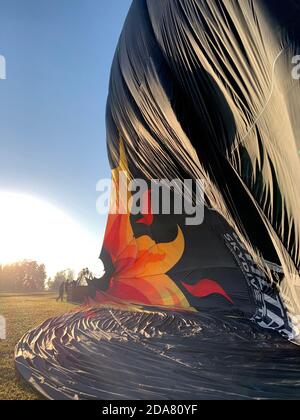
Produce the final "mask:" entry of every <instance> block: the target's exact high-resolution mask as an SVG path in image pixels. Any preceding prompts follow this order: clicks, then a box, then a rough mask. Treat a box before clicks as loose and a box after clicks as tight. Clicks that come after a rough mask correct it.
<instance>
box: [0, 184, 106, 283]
mask: <svg viewBox="0 0 300 420" xmlns="http://www.w3.org/2000/svg"><path fill="white" fill-rule="evenodd" d="M100 248H101V238H99V240H98V239H97V238H96V237H94V236H93V235H92V234H90V233H89V232H87V231H86V230H84V229H83V228H82V227H81V226H80V224H79V223H77V222H76V221H74V220H73V219H72V218H71V217H70V216H69V215H67V214H66V213H65V212H63V211H62V210H60V209H58V208H56V207H55V206H53V205H51V204H49V203H47V202H46V201H43V200H40V199H38V198H35V197H31V196H28V195H23V194H17V193H9V192H1V191H0V264H7V263H11V262H16V261H20V260H24V259H28V260H36V261H38V262H40V263H44V264H45V265H46V268H47V272H48V275H53V274H55V272H57V271H60V270H64V269H67V268H71V269H74V270H75V271H79V270H80V269H82V268H84V267H89V266H90V265H91V264H93V265H94V264H95V262H96V261H97V257H98V255H99V250H100Z"/></svg>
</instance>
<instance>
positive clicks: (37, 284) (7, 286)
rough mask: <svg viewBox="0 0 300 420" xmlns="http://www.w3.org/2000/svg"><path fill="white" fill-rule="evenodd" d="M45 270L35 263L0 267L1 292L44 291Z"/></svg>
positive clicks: (27, 262)
mask: <svg viewBox="0 0 300 420" xmlns="http://www.w3.org/2000/svg"><path fill="white" fill-rule="evenodd" d="M46 278H47V273H46V268H45V265H44V264H38V263H37V262H36V261H21V262H17V263H14V264H8V265H0V291H1V292H9V293H11V292H13V293H19V292H41V291H43V290H45V284H46Z"/></svg>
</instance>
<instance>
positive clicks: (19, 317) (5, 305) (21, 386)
mask: <svg viewBox="0 0 300 420" xmlns="http://www.w3.org/2000/svg"><path fill="white" fill-rule="evenodd" d="M72 309H74V306H73V305H71V304H68V303H57V302H56V301H55V295H53V294H49V293H43V294H35V295H9V294H1V293H0V315H2V316H4V317H5V319H6V322H7V339H6V340H3V341H1V340H0V400H36V399H39V396H38V395H37V394H36V393H35V392H34V391H33V390H32V389H31V388H30V387H29V386H27V385H26V384H25V383H24V381H22V380H20V379H18V378H17V376H16V373H15V368H14V348H15V346H16V344H17V342H18V341H19V340H20V338H22V336H23V335H24V334H25V333H26V332H27V331H28V330H30V329H31V328H33V327H35V326H37V325H38V324H40V323H41V322H43V321H44V320H46V319H48V318H51V317H54V316H56V315H60V314H63V313H65V312H68V311H69V310H72Z"/></svg>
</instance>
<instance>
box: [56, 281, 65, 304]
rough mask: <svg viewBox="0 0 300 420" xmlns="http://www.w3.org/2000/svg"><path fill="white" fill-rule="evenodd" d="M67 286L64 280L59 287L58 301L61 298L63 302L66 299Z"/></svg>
mask: <svg viewBox="0 0 300 420" xmlns="http://www.w3.org/2000/svg"><path fill="white" fill-rule="evenodd" d="M65 287H66V284H65V282H62V283H61V285H60V286H59V289H58V297H57V299H56V302H58V301H59V300H60V301H61V302H63V301H64V295H65Z"/></svg>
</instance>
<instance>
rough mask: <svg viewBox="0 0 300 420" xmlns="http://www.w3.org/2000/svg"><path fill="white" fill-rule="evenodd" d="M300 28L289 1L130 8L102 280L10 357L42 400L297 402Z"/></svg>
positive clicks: (171, 0) (112, 125) (120, 57)
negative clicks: (166, 202) (84, 303)
mask: <svg viewBox="0 0 300 420" xmlns="http://www.w3.org/2000/svg"><path fill="white" fill-rule="evenodd" d="M299 21H300V5H298V3H297V2H296V1H294V0H287V1H286V2H284V4H283V2H281V1H274V0H272V1H271V0H264V1H259V0H248V1H243V2H240V1H237V0H209V1H208V0H135V1H133V4H132V7H131V9H130V12H129V14H128V17H127V20H126V23H125V26H124V29H123V32H122V35H121V38H120V41H119V44H118V47H117V51H116V55H115V58H114V62H113V66H112V72H111V81H110V90H109V97H108V104H107V140H108V151H109V158H110V162H111V166H112V172H113V176H112V184H113V194H112V199H111V211H110V214H109V217H108V224H107V230H106V235H105V240H104V244H103V250H102V252H101V259H102V261H103V263H104V266H105V275H104V277H103V278H102V279H94V281H93V282H92V283H91V284H90V298H89V302H88V306H89V308H87V309H83V310H82V311H80V312H76V313H75V314H71V315H66V316H65V317H62V318H58V319H55V320H50V321H48V322H46V323H45V324H43V325H42V326H40V327H39V328H38V329H36V330H34V331H32V332H30V333H29V334H28V335H27V336H25V337H24V338H23V340H22V341H21V342H20V344H19V345H18V347H17V349H16V365H17V369H18V370H19V371H20V372H21V374H22V375H23V376H24V377H25V378H26V379H27V380H29V381H30V382H31V384H32V385H34V386H35V387H36V388H37V389H38V390H39V391H40V392H42V393H43V394H44V395H45V396H47V397H49V398H81V399H89V398H108V397H109V398H118V399H120V398H144V399H146V398H152V399H155V398H178V399H185V398H187V399H194V398H196V399H200V398H219V397H220V398H273V397H274V398H278V397H284V398H294V397H295V396H296V394H295V392H296V391H295V386H294V385H295V383H296V382H297V381H298V382H299V380H300V369H299V368H298V363H296V362H295V360H297V361H298V357H299V349H298V348H297V347H296V346H294V345H292V344H290V343H289V342H288V340H290V341H294V342H295V343H297V342H298V341H299V336H300V330H299V321H300V318H299V315H298V314H300V308H299V306H300V300H299V297H300V296H299V291H298V287H299V286H300V279H299V260H300V253H299V246H300V242H299V241H300V237H299V234H300V213H299V211H298V209H299V208H300V198H299V197H300V196H299V185H300V166H299V150H300V144H299V142H300V140H299V134H300V119H299V118H298V110H299V109H300V106H299V105H300V102H299V101H300V95H299V93H300V91H299V87H300V86H299V80H300V72H299V77H298V69H297V63H298V61H297V57H298V58H299V62H300V57H299V54H300V45H299V44H300V29H299V28H298V22H299ZM134 180H142V181H143V182H144V185H146V187H147V188H146V190H145V191H143V194H140V195H139V197H140V198H139V204H140V212H133V211H132V210H133V206H134V194H133V191H132V188H131V189H130V188H128V186H129V184H132V182H134ZM162 180H163V181H164V184H165V185H166V188H165V192H166V191H169V193H170V194H169V197H171V199H170V201H171V204H172V205H171V206H170V208H169V209H168V210H170V211H165V210H166V209H165V208H164V211H163V210H162V207H163V205H162V201H163V195H157V194H156V195H155V194H154V193H153V191H154V189H155V186H157V184H159V183H160V182H161V181H162ZM187 180H190V181H192V182H195V183H197V182H198V181H199V180H201V183H202V184H201V185H202V186H203V191H202V192H203V194H200V197H199V196H197V194H195V191H194V189H193V187H191V188H186V189H184V188H181V187H184V186H185V185H187V184H186V181H187ZM174 181H175V182H174ZM188 185H192V184H191V183H189V184H188ZM174 186H175V187H174ZM173 187H174V188H173ZM121 190H122V191H123V193H124V191H126V192H129V194H126V195H125V196H124V194H123V193H121ZM155 197H156V198H157V197H158V201H159V203H158V205H157V202H154V201H157V200H155ZM178 197H179V198H180V199H178ZM179 202H180V203H181V204H182V203H183V202H184V203H185V204H186V202H188V205H187V206H186V205H183V206H178V203H179ZM201 206H202V207H201ZM197 208H203V209H204V210H203V214H202V216H203V217H201V218H200V222H199V221H198V223H196V222H195V221H194V222H193V221H192V220H191V216H192V214H191V212H190V211H188V210H187V209H194V210H195V212H196V209H197ZM157 210H158V211H157ZM50 337H51V338H50ZM282 337H284V339H288V340H284V339H283V338H282ZM37 342H39V345H38V346H37ZM49 346H50V347H51V348H50V347H49ZM42 348H43V349H44V350H43V351H41V349H42ZM275 360H276V362H274V361H275ZM246 365H247V368H245V369H244V370H243V366H246ZM49 368H50V369H51V372H52V374H51V378H50V377H49V375H48V374H47V372H49ZM279 368H280V369H279ZM278 370H280V372H281V373H280V374H279V373H278ZM267 371H268V372H269V373H270V372H274V377H273V378H272V381H269V376H268V375H265V376H264V373H263V372H267ZM258 372H260V373H259V375H258ZM283 372H285V373H283ZM258 376H259V378H258ZM141 378H142V379H141ZM270 382H272V383H270ZM241 384H243V385H241ZM247 384H248V385H249V386H247Z"/></svg>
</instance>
